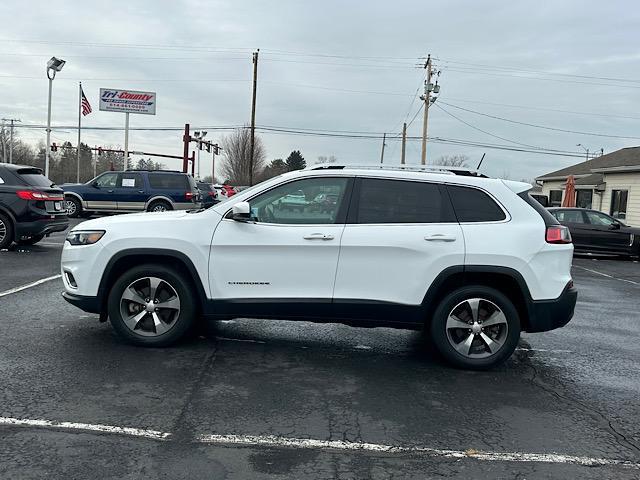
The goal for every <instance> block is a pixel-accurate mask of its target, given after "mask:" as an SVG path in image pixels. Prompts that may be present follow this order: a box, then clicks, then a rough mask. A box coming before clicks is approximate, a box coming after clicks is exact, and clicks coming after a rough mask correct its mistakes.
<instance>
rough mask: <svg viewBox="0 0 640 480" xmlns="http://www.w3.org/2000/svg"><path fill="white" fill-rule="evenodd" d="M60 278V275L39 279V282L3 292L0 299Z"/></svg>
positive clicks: (0, 293)
mask: <svg viewBox="0 0 640 480" xmlns="http://www.w3.org/2000/svg"><path fill="white" fill-rule="evenodd" d="M60 277H62V275H60V274H58V275H52V276H51V277H47V278H41V279H40V280H36V281H35V282H31V283H27V284H26V285H22V286H20V287H15V288H10V289H9V290H5V291H4V292H0V297H6V296H7V295H11V294H12V293H18V292H21V291H22V290H26V289H27V288H31V287H36V286H38V285H42V284H43V283H46V282H50V281H51V280H56V279H58V278H60Z"/></svg>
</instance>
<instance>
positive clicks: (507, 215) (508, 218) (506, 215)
mask: <svg viewBox="0 0 640 480" xmlns="http://www.w3.org/2000/svg"><path fill="white" fill-rule="evenodd" d="M444 185H447V186H449V185H451V186H452V187H462V188H473V189H476V190H480V191H481V192H483V193H484V194H486V195H488V196H489V198H490V199H491V200H493V201H494V202H495V203H496V204H497V205H498V207H499V208H500V210H502V213H504V218H503V219H502V220H485V221H482V222H460V221H458V223H459V224H460V225H485V224H487V225H488V224H498V223H507V222H510V221H511V214H510V213H509V210H507V209H506V208H505V206H504V205H503V204H502V202H501V201H500V200H498V199H497V198H496V197H495V196H494V195H493V194H492V193H491V192H489V191H488V190H485V189H484V188H482V187H478V186H476V185H468V184H465V183H453V182H447V183H444ZM527 193H528V192H527ZM447 194H448V195H451V194H450V193H449V190H448V189H447ZM450 201H451V206H452V207H453V200H451V199H450ZM534 201H535V200H534ZM543 208H544V207H543ZM455 211H456V210H455V208H454V209H453V212H454V213H455Z"/></svg>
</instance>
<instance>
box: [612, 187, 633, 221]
mask: <svg viewBox="0 0 640 480" xmlns="http://www.w3.org/2000/svg"><path fill="white" fill-rule="evenodd" d="M628 198H629V191H628V190H613V191H612V192H611V210H610V211H609V213H610V214H611V216H612V217H614V218H619V219H621V220H624V219H625V218H627V200H628Z"/></svg>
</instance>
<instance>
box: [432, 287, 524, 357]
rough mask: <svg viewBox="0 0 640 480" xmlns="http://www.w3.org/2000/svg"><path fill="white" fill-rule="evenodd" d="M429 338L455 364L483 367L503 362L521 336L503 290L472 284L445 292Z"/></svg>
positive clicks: (516, 314) (517, 320) (510, 305)
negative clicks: (446, 293)
mask: <svg viewBox="0 0 640 480" xmlns="http://www.w3.org/2000/svg"><path fill="white" fill-rule="evenodd" d="M431 337H432V339H433V341H434V343H435V345H436V348H437V349H438V351H439V352H440V353H441V354H442V355H443V356H444V357H445V358H446V359H447V360H448V361H450V362H451V363H453V364H454V365H456V366H458V367H462V368H468V369H473V370H485V369H488V368H491V367H494V366H496V365H499V364H500V363H502V362H504V361H505V360H506V359H507V358H509V357H510V356H511V354H512V353H513V352H514V350H515V348H516V346H517V345H518V340H519V338H520V319H519V317H518V311H517V310H516V308H515V306H514V305H513V302H511V301H510V300H509V299H508V298H507V297H506V296H505V295H504V294H503V293H502V292H500V291H498V290H495V289H493V288H489V287H485V286H481V285H474V286H468V287H462V288H459V289H457V290H454V291H453V292H451V293H450V294H448V295H447V296H446V297H445V298H444V300H442V302H441V303H440V305H438V307H437V309H436V311H435V313H434V316H433V319H432V322H431Z"/></svg>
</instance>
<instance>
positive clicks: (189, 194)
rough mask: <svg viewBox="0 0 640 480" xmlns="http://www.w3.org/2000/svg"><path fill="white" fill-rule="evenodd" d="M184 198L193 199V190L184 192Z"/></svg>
mask: <svg viewBox="0 0 640 480" xmlns="http://www.w3.org/2000/svg"><path fill="white" fill-rule="evenodd" d="M184 198H186V199H187V200H192V199H193V192H186V193H185V194H184Z"/></svg>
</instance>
